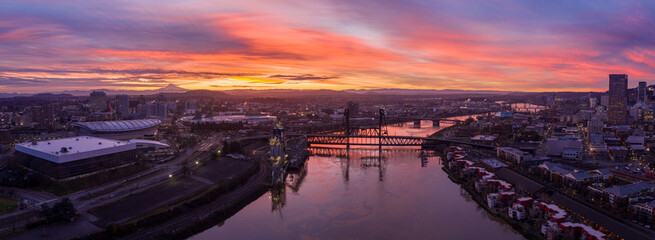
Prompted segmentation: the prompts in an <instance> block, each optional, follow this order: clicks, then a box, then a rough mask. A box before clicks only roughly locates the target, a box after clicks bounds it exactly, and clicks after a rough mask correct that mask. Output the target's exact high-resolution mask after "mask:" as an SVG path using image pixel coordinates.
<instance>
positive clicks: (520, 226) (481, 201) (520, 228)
mask: <svg viewBox="0 0 655 240" xmlns="http://www.w3.org/2000/svg"><path fill="white" fill-rule="evenodd" d="M442 159H446V158H445V156H443V157H442ZM442 163H443V164H444V167H442V170H443V171H444V172H445V173H446V174H448V179H450V180H451V181H452V182H453V183H456V184H458V185H459V186H460V187H461V188H462V189H464V191H466V193H467V194H469V196H471V199H472V200H473V201H475V202H476V203H477V204H478V207H480V208H482V209H484V210H485V211H486V212H487V213H488V214H489V215H491V216H494V217H495V218H497V219H499V220H502V221H503V222H504V223H506V224H508V225H510V226H511V227H512V229H514V231H516V232H518V233H519V234H521V235H522V236H523V237H524V238H525V239H529V240H533V239H534V240H543V239H545V238H544V237H543V236H541V235H538V234H535V233H534V229H530V228H529V227H528V226H524V225H526V224H524V223H522V222H519V221H517V220H515V219H511V218H508V217H507V215H506V214H502V213H503V212H502V211H501V212H500V213H499V212H497V211H495V210H494V209H491V208H489V206H488V205H487V203H486V202H485V200H486V199H485V198H484V197H483V196H481V195H480V194H478V192H476V191H475V188H474V186H473V185H472V184H469V183H468V182H467V181H465V179H461V178H460V177H459V176H457V174H455V172H453V171H451V170H450V169H449V168H448V167H447V166H448V165H447V163H448V161H442Z"/></svg>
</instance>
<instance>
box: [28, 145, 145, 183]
mask: <svg viewBox="0 0 655 240" xmlns="http://www.w3.org/2000/svg"><path fill="white" fill-rule="evenodd" d="M136 145H137V144H136V143H133V142H129V141H118V140H111V139H103V138H96V137H89V136H79V137H71V138H62V139H56V140H46V141H39V142H28V143H19V144H16V146H15V148H16V153H15V154H16V157H17V160H18V162H19V163H20V164H21V165H23V166H25V167H27V168H29V169H32V170H35V171H37V172H40V173H42V174H44V175H47V176H49V177H52V178H54V179H57V180H67V179H71V178H76V177H79V176H82V175H88V174H92V173H95V172H97V171H101V170H106V169H110V168H114V167H119V166H123V165H127V164H131V163H134V162H135V161H136Z"/></svg>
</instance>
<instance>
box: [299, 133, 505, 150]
mask: <svg viewBox="0 0 655 240" xmlns="http://www.w3.org/2000/svg"><path fill="white" fill-rule="evenodd" d="M290 136H293V135H290ZM295 136H299V135H295ZM302 136H306V137H307V142H308V143H309V144H310V145H351V146H429V145H434V144H461V145H469V146H473V147H477V148H484V149H495V148H496V146H492V145H487V144H479V143H472V142H464V141H457V140H451V139H442V138H429V137H413V136H388V135H382V136H365V135H364V136H354V135H351V136H347V135H335V134H307V135H302Z"/></svg>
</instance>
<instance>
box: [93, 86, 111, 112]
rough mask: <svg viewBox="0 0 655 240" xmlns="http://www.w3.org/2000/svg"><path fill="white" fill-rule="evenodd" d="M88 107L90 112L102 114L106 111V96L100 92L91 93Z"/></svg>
mask: <svg viewBox="0 0 655 240" xmlns="http://www.w3.org/2000/svg"><path fill="white" fill-rule="evenodd" d="M89 105H91V111H92V112H104V111H105V110H107V94H105V92H102V91H93V92H91V95H90V96H89Z"/></svg>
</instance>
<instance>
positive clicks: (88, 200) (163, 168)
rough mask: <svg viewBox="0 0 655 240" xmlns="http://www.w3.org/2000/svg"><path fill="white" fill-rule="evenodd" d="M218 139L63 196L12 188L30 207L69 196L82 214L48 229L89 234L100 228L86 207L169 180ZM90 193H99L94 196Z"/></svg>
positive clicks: (36, 233)
mask: <svg viewBox="0 0 655 240" xmlns="http://www.w3.org/2000/svg"><path fill="white" fill-rule="evenodd" d="M219 140H220V139H219V138H218V135H217V134H214V135H213V136H211V137H209V138H207V139H205V140H204V141H202V142H200V143H199V144H197V145H196V146H195V147H193V148H192V149H189V150H188V151H186V152H185V153H184V154H182V155H181V156H179V157H178V158H176V159H174V160H171V161H169V162H167V163H164V164H160V165H157V166H155V167H153V168H151V169H149V170H146V171H144V172H141V173H139V174H136V175H134V176H131V177H129V178H127V179H121V180H116V181H114V182H111V183H107V184H104V185H101V186H98V187H94V188H91V189H87V190H83V191H79V192H76V193H73V194H69V195H66V196H62V197H57V196H54V195H51V194H48V193H43V192H38V191H32V190H25V189H15V191H16V194H18V195H19V196H22V197H23V198H25V199H28V200H30V201H31V202H32V203H33V204H34V205H33V207H32V209H33V208H37V209H38V208H39V207H40V205H42V204H49V205H51V204H54V203H55V202H57V201H59V200H60V199H62V198H65V197H66V198H69V199H71V201H72V202H73V204H74V205H75V208H76V209H77V211H78V213H80V214H81V215H82V217H81V218H80V219H78V220H77V221H75V222H73V223H69V224H54V225H48V226H47V227H45V228H47V229H49V230H48V231H47V232H60V233H66V234H64V236H82V235H86V234H91V233H94V232H97V231H99V230H101V229H99V228H97V227H95V226H93V225H92V224H91V222H93V221H96V220H97V218H96V217H95V216H93V215H91V214H89V213H87V210H89V209H91V208H93V207H95V206H100V205H104V204H107V203H110V202H113V201H117V200H120V199H122V198H124V197H127V196H129V195H130V193H136V192H140V191H144V190H147V189H148V188H150V187H152V186H156V185H158V184H159V183H161V182H164V181H168V180H169V179H170V178H171V177H175V176H176V175H178V174H180V173H181V172H182V171H181V170H182V164H185V163H188V162H191V161H193V162H195V161H196V160H199V159H205V158H208V156H209V155H210V154H211V153H212V151H211V150H213V149H214V148H215V147H217V146H218V142H220V141H219ZM105 191H106V193H105ZM92 194H98V195H97V196H93V195H92ZM32 209H30V208H28V209H25V210H20V211H16V212H14V213H12V214H7V215H3V216H2V217H3V218H4V217H10V216H13V215H17V214H20V213H23V212H24V211H30V210H32ZM51 230H52V231H51ZM41 231H42V229H31V230H27V231H25V232H23V233H20V234H19V235H20V236H21V237H22V238H23V239H36V238H39V237H40V236H41V234H42V232H41ZM19 235H12V236H11V237H12V238H13V237H14V236H19Z"/></svg>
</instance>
